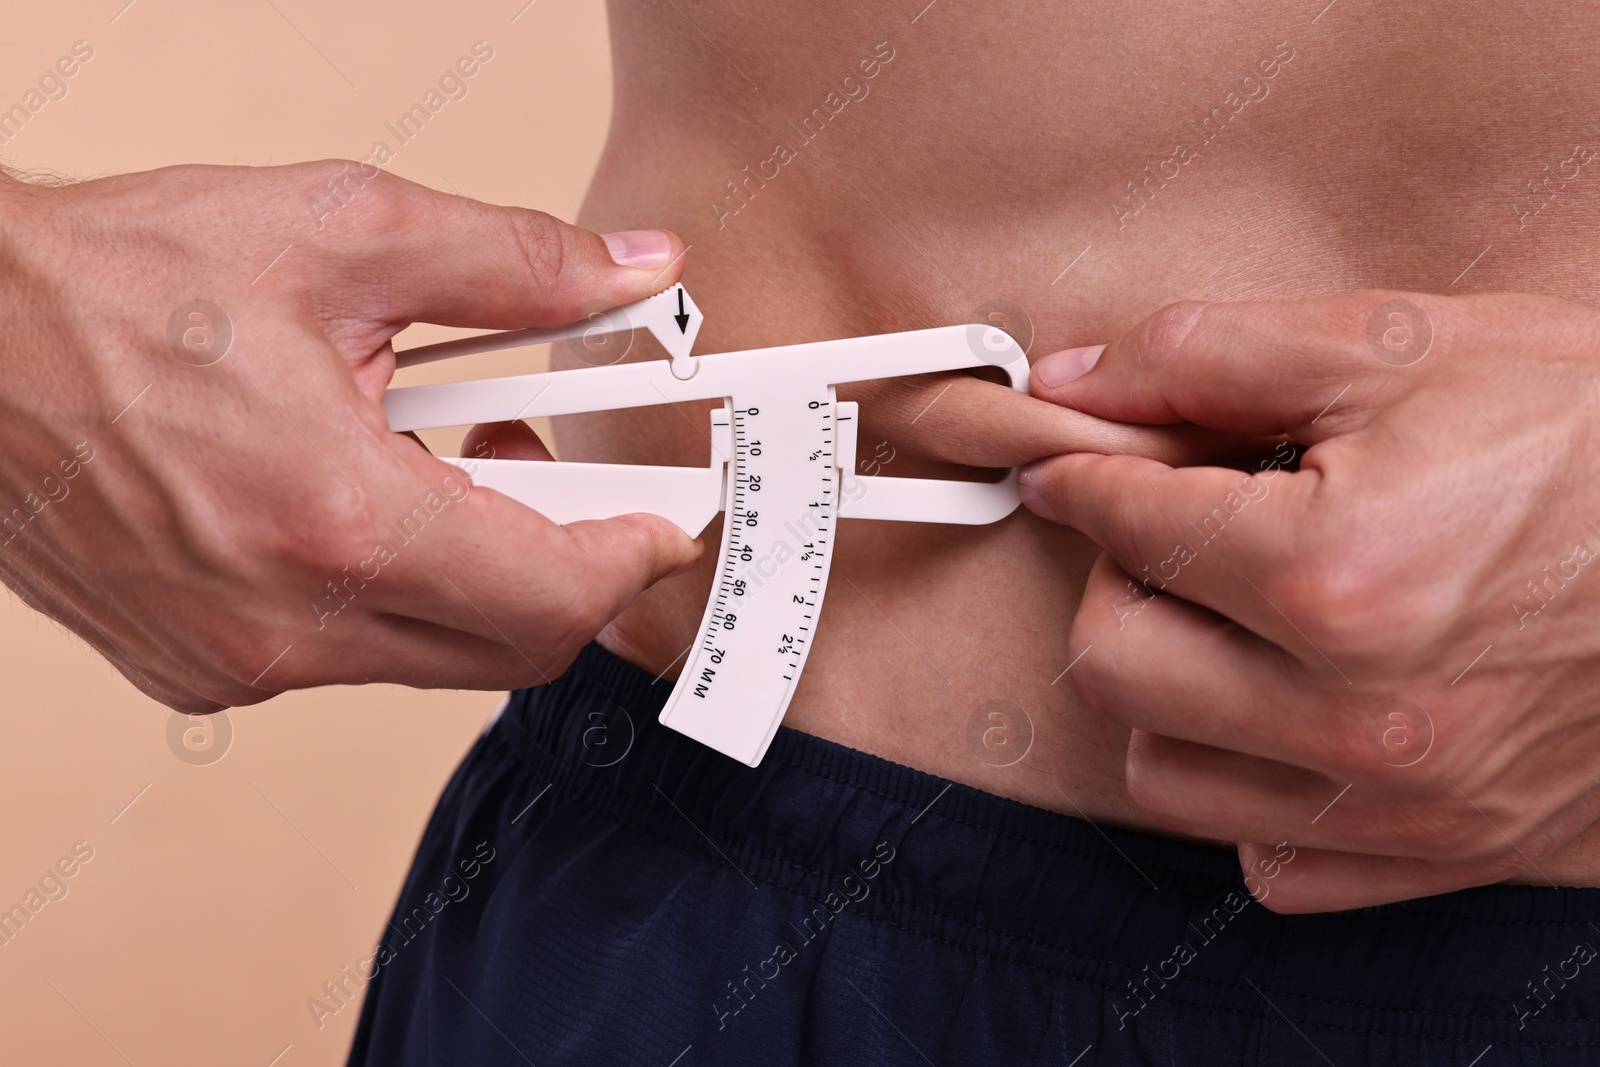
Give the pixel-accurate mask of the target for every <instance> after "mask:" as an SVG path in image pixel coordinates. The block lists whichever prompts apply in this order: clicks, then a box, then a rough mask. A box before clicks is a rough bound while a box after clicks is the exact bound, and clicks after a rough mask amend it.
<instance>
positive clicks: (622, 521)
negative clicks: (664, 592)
mask: <svg viewBox="0 0 1600 1067" xmlns="http://www.w3.org/2000/svg"><path fill="white" fill-rule="evenodd" d="M561 530H562V531H563V532H564V533H565V534H567V536H568V539H569V544H570V546H571V549H572V552H573V554H574V557H575V558H574V559H573V560H572V561H571V568H570V569H569V570H568V571H567V573H568V574H569V575H570V576H571V580H572V582H573V584H574V585H575V586H576V588H575V589H574V590H573V593H574V595H575V596H576V597H577V598H578V599H579V600H580V602H581V603H583V604H585V605H587V606H588V607H589V609H590V610H591V611H593V612H596V613H597V614H600V615H603V617H604V618H605V620H606V621H607V622H609V621H610V620H611V619H614V618H616V617H617V616H618V615H620V614H621V613H622V612H623V611H624V610H625V609H626V608H627V606H628V605H629V604H631V603H633V599H634V598H635V597H637V596H638V595H639V594H640V593H641V592H643V591H644V590H645V589H647V588H649V587H650V586H652V585H654V584H655V583H656V582H658V581H660V580H661V579H663V578H670V577H672V576H673V575H675V574H679V573H681V572H683V571H686V570H688V569H689V568H690V567H692V566H693V565H694V564H695V563H696V562H698V561H699V559H700V557H701V555H702V554H703V553H704V551H705V546H704V545H703V544H702V543H701V542H700V541H698V540H695V539H694V538H691V537H690V536H689V535H688V534H686V533H684V532H683V531H682V530H680V529H679V528H678V527H677V526H676V525H674V524H673V523H671V522H669V521H667V520H666V519H663V518H661V517H660V516H659V515H648V514H644V513H640V514H636V515H619V516H618V517H616V518H614V519H592V520H587V521H584V522H574V523H569V524H567V525H566V526H563V527H561Z"/></svg>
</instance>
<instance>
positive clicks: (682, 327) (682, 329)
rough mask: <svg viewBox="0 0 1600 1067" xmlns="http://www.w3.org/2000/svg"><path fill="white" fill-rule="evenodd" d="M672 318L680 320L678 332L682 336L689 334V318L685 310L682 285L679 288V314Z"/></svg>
mask: <svg viewBox="0 0 1600 1067" xmlns="http://www.w3.org/2000/svg"><path fill="white" fill-rule="evenodd" d="M672 317H673V318H675V319H677V320H678V332H679V333H681V334H688V332H689V316H688V314H687V313H686V312H685V311H684V310H683V286H681V285H680V286H678V313H677V314H676V315H674V316H672Z"/></svg>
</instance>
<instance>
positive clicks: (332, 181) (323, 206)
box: [301, 159, 413, 234]
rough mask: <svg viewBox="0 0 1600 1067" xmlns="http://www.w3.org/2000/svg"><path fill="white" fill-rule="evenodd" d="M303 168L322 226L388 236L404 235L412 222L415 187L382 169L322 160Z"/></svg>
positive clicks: (314, 209)
mask: <svg viewBox="0 0 1600 1067" xmlns="http://www.w3.org/2000/svg"><path fill="white" fill-rule="evenodd" d="M301 167H302V168H303V170H304V175H303V178H302V180H303V181H304V182H305V184H306V185H307V186H308V196H309V199H310V203H311V204H312V214H313V215H314V216H316V218H317V220H318V222H319V224H334V223H337V224H341V225H343V226H347V227H352V228H355V229H365V230H367V231H369V232H371V233H374V234H385V233H394V232H403V228H404V227H405V226H406V225H408V224H409V223H410V222H411V221H412V217H413V203H412V197H411V195H410V189H411V184H410V183H409V182H407V181H406V180H405V179H403V178H399V177H396V176H395V175H393V174H390V173H389V172H388V171H386V170H383V169H382V168H381V167H375V166H373V165H372V164H370V163H358V162H356V161H355V160H350V159H322V160H317V161H316V162H314V163H306V164H302V165H301Z"/></svg>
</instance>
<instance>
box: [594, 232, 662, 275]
mask: <svg viewBox="0 0 1600 1067" xmlns="http://www.w3.org/2000/svg"><path fill="white" fill-rule="evenodd" d="M600 240H602V241H604V242H605V243H606V250H607V251H609V252H610V253H611V258H612V259H614V260H616V262H617V265H618V266H622V267H665V266H666V265H667V263H668V262H669V261H671V259H672V238H670V237H668V236H667V235H666V234H664V233H662V232H661V231H660V230H622V231H621V232H619V233H603V234H601V235H600Z"/></svg>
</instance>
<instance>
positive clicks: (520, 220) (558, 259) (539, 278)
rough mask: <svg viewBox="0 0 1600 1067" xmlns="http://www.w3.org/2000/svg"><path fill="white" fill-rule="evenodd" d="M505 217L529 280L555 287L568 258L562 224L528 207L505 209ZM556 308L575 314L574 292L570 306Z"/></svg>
mask: <svg viewBox="0 0 1600 1067" xmlns="http://www.w3.org/2000/svg"><path fill="white" fill-rule="evenodd" d="M507 217H508V218H509V220H510V225H511V231H512V235H513V237H514V238H515V240H514V242H513V243H514V245H515V246H516V249H517V252H518V253H519V255H520V256H521V257H522V261H523V263H524V265H525V267H526V273H527V279H528V282H529V284H530V285H531V286H532V287H533V288H534V289H536V290H540V291H542V292H554V291H556V290H557V288H558V287H557V284H556V283H557V282H559V281H560V280H561V272H562V270H563V269H564V268H565V266H566V260H567V248H566V234H565V227H564V226H563V225H562V223H561V222H560V221H558V220H557V219H556V218H555V217H554V216H552V215H549V214H547V213H545V212H543V211H536V210H533V209H529V208H510V209H507ZM559 310H560V311H561V312H562V313H563V314H564V315H566V316H567V317H578V315H579V313H580V308H579V301H578V298H577V295H576V294H574V295H573V297H572V303H571V306H570V307H564V308H560V309H559Z"/></svg>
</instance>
